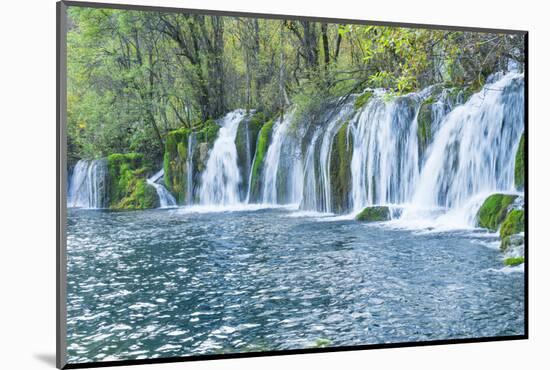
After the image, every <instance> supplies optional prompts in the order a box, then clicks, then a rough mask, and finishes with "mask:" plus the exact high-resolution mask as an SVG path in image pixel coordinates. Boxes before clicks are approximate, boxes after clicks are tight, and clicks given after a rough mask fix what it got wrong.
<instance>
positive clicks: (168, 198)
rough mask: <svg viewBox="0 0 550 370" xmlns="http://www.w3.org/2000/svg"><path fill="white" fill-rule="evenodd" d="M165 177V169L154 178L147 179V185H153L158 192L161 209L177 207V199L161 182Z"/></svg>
mask: <svg viewBox="0 0 550 370" xmlns="http://www.w3.org/2000/svg"><path fill="white" fill-rule="evenodd" d="M163 176H164V169H162V170H160V171H158V172H157V173H155V174H154V175H153V176H151V177H150V178H148V179H147V184H149V185H151V186H152V187H154V188H155V190H156V191H157V195H158V197H159V201H160V208H168V207H175V206H176V205H177V204H176V198H174V196H173V195H172V194H170V192H169V191H168V190H167V189H166V188H165V187H164V186H163V185H161V184H159V181H160V180H161V179H162V177H163Z"/></svg>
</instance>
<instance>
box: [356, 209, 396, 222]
mask: <svg viewBox="0 0 550 370" xmlns="http://www.w3.org/2000/svg"><path fill="white" fill-rule="evenodd" d="M355 219H356V220H357V221H365V222H380V221H388V220H389V219H390V209H389V208H388V207H385V206H378V207H377V206H374V207H366V208H365V209H363V210H362V211H361V212H360V213H359V214H358V215H357V216H355Z"/></svg>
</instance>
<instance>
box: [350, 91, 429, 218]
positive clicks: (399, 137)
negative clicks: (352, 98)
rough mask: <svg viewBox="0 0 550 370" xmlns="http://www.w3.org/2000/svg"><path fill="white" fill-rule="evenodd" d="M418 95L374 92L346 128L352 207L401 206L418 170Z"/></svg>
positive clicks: (416, 177)
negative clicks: (349, 143)
mask: <svg viewBox="0 0 550 370" xmlns="http://www.w3.org/2000/svg"><path fill="white" fill-rule="evenodd" d="M421 98H422V94H421V93H414V94H409V95H406V96H403V97H398V98H392V99H391V100H390V101H386V98H385V97H384V96H382V95H381V94H380V92H377V94H376V96H375V97H373V98H372V99H371V100H370V101H369V102H368V103H367V105H366V106H365V107H364V108H363V109H362V110H361V111H360V112H358V113H357V115H356V116H355V117H354V119H353V120H352V124H351V126H350V130H351V134H352V136H353V155H352V160H351V174H352V196H351V199H352V206H353V209H354V210H355V211H359V210H361V209H362V208H363V207H365V206H368V205H373V204H392V203H403V202H404V201H406V200H407V199H408V198H409V197H410V196H411V194H412V191H413V189H414V187H415V185H416V182H417V179H418V171H419V158H418V139H417V126H418V124H417V114H418V104H419V102H420V101H421Z"/></svg>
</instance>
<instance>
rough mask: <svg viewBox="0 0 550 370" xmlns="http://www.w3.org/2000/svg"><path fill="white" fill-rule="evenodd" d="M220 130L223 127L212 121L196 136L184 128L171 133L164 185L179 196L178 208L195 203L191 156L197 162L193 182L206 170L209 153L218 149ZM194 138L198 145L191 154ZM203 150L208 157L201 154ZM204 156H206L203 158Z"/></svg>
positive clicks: (165, 164)
mask: <svg viewBox="0 0 550 370" xmlns="http://www.w3.org/2000/svg"><path fill="white" fill-rule="evenodd" d="M219 129H220V126H219V125H218V124H217V123H216V121H214V120H208V121H206V122H205V123H204V124H203V125H202V128H201V129H200V130H199V131H195V132H194V131H192V130H191V129H188V128H180V129H178V130H174V131H170V132H169V133H168V134H167V135H166V144H165V148H164V163H163V168H164V185H165V186H166V188H167V189H168V190H169V191H170V192H171V193H172V194H173V195H174V196H175V198H176V201H177V202H178V204H187V203H190V202H191V201H192V200H191V199H187V197H188V194H187V181H188V176H187V173H188V171H189V168H188V166H189V162H188V156H189V154H191V160H192V161H193V178H195V177H196V174H197V172H200V171H202V170H204V166H205V165H206V157H207V155H208V150H209V149H210V148H212V146H213V145H214V141H216V138H217V136H218V131H219ZM191 135H194V139H193V143H194V144H193V147H192V151H191V153H189V138H190V136H191ZM201 148H202V152H204V153H202V152H199V150H200V149H201ZM201 153H202V154H204V155H200V154H201ZM203 157H204V158H203Z"/></svg>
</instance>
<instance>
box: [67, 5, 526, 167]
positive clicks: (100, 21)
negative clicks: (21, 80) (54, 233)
mask: <svg viewBox="0 0 550 370" xmlns="http://www.w3.org/2000/svg"><path fill="white" fill-rule="evenodd" d="M68 16H69V22H68V23H69V30H68V34H67V40H68V43H67V63H68V66H67V68H68V75H67V87H68V96H67V103H68V112H67V113H68V151H69V153H68V157H69V159H70V161H71V162H72V163H74V162H75V161H76V160H78V159H79V158H99V157H104V156H106V155H109V154H111V153H124V152H129V151H133V152H139V153H142V154H143V155H144V157H145V158H147V159H148V160H149V161H151V162H152V163H159V162H160V161H161V159H163V157H164V159H165V165H166V155H165V154H164V153H163V151H164V149H165V147H166V145H165V140H167V136H168V133H169V132H171V131H173V130H176V129H179V128H186V129H189V130H192V131H193V132H196V133H197V135H198V136H201V135H204V137H202V136H201V137H200V138H199V141H200V142H207V143H208V144H209V145H211V144H212V142H213V138H215V137H216V134H217V129H218V127H217V125H214V124H212V121H211V120H212V119H217V118H220V117H221V116H222V115H223V114H225V113H226V112H228V111H230V110H233V109H235V108H247V109H251V108H252V109H257V110H260V111H263V112H264V113H265V114H266V116H267V117H272V116H274V115H275V114H280V113H281V112H285V111H288V109H289V104H293V105H294V106H295V109H296V112H295V119H296V121H300V120H302V119H303V118H306V116H307V118H312V116H313V118H315V115H316V114H317V112H318V111H319V110H320V109H321V108H323V106H324V105H325V104H326V102H328V101H330V100H331V99H334V98H335V97H341V96H349V94H352V93H357V92H361V91H364V90H365V88H378V87H380V88H385V89H387V90H388V94H386V95H385V96H386V97H387V98H388V99H391V98H393V97H395V96H398V95H400V94H405V93H408V92H410V91H414V90H418V89H421V88H423V87H426V86H428V85H431V84H434V83H445V84H446V85H447V86H450V87H459V88H461V89H463V90H464V89H466V95H468V94H470V93H471V92H473V91H477V90H479V88H480V87H481V84H482V83H483V81H484V80H485V78H486V77H487V75H488V73H492V72H494V71H495V70H498V69H499V68H502V67H504V66H505V64H506V63H507V62H508V59H509V58H510V57H511V58H513V59H516V60H517V61H518V62H520V64H521V63H522V62H523V59H522V58H523V57H522V51H523V38H522V37H520V36H518V35H504V34H489V33H470V32H459V31H442V30H428V29H412V28H400V27H387V26H366V25H349V24H326V25H320V24H319V23H315V22H308V21H294V20H264V19H262V20H257V19H248V18H234V17H221V16H204V15H198V14H175V13H159V12H149V11H130V10H112V9H99V8H97V9H95V8H83V7H71V6H69V11H68ZM367 100H368V94H364V95H363V96H361V97H360V98H358V99H357V101H356V106H357V107H359V106H362V105H363V104H365V103H366V101H367ZM261 121H264V122H265V118H264V119H262V120H261ZM426 132H427V131H426ZM424 133H425V132H424ZM165 167H166V166H165Z"/></svg>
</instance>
